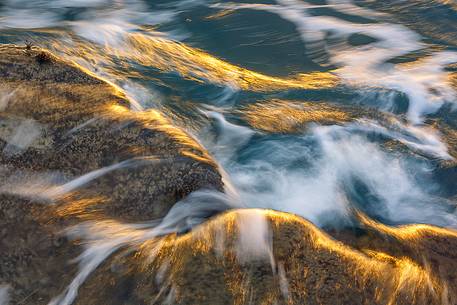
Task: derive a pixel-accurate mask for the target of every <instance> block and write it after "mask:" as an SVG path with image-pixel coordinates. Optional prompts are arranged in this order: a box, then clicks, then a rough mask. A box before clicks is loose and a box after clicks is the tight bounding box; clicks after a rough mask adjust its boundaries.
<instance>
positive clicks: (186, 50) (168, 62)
mask: <svg viewBox="0 0 457 305" xmlns="http://www.w3.org/2000/svg"><path fill="white" fill-rule="evenodd" d="M51 46H52V48H53V49H54V50H56V51H57V52H60V53H64V54H66V55H67V56H70V57H71V58H73V59H75V58H84V59H86V60H87V61H88V62H89V63H91V64H92V65H94V66H97V64H99V63H103V64H104V66H106V67H107V68H106V71H107V72H108V73H110V74H112V75H114V76H117V77H121V78H125V77H143V76H141V75H139V74H138V73H137V72H132V71H131V67H129V64H128V61H129V60H130V61H134V62H136V63H138V64H140V65H145V66H148V67H153V68H156V69H159V70H161V71H164V72H176V73H179V74H180V75H181V76H183V77H185V78H187V79H190V80H193V81H196V82H210V83H212V84H216V85H223V86H226V85H228V86H232V87H234V88H235V89H242V90H251V91H262V92H267V91H275V90H282V89H291V88H292V89H325V88H332V87H334V86H336V85H337V83H338V78H337V77H336V76H335V75H334V74H332V73H328V72H311V73H300V74H297V75H293V76H291V77H288V78H281V77H274V76H268V75H265V74H262V73H258V72H255V71H251V70H248V69H245V68H242V67H240V66H237V65H233V64H231V63H228V62H226V61H224V60H222V59H219V58H217V57H215V56H213V55H211V54H208V53H206V52H205V51H202V50H199V49H197V48H193V47H190V46H187V45H185V44H183V43H180V42H176V41H172V40H169V39H165V38H162V37H153V36H147V35H144V34H140V33H132V34H128V35H127V36H126V38H125V41H124V44H123V45H122V46H113V45H108V44H105V46H104V47H102V48H100V47H98V46H96V45H95V44H91V43H89V42H80V41H79V42H78V41H77V40H75V42H74V45H67V46H63V45H62V42H61V41H54V42H51ZM117 59H119V60H117Z"/></svg>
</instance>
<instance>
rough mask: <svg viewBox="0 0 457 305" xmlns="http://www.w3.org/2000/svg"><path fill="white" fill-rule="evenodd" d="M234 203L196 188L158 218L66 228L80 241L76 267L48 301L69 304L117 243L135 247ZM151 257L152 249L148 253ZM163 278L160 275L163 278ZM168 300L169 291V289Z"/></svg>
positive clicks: (191, 223) (157, 243)
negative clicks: (72, 273) (139, 222)
mask: <svg viewBox="0 0 457 305" xmlns="http://www.w3.org/2000/svg"><path fill="white" fill-rule="evenodd" d="M236 205H237V203H236V202H234V201H233V199H232V198H230V197H228V196H227V195H226V194H222V193H217V192H213V191H205V190H202V191H197V192H194V193H192V194H190V195H189V196H188V197H186V198H185V199H183V200H182V201H180V202H178V203H176V204H175V205H174V206H173V207H172V208H171V210H170V211H169V212H168V214H167V215H166V216H165V217H164V218H163V219H161V220H155V221H150V222H148V223H143V224H124V223H120V222H118V221H114V220H99V221H96V222H85V223H82V224H79V225H77V226H74V227H72V228H69V229H68V230H67V233H68V235H69V236H70V237H71V238H74V239H78V240H81V241H82V244H83V245H84V247H85V250H84V251H83V253H82V254H81V255H80V256H79V257H78V258H77V259H76V261H77V262H78V263H79V271H78V273H77V275H76V276H75V278H74V279H73V280H72V282H71V283H70V285H69V286H68V287H67V288H66V289H65V291H64V292H63V293H62V294H61V295H59V296H57V297H55V298H54V299H53V300H51V301H50V302H49V303H48V305H70V304H72V303H73V301H74V300H75V299H76V296H77V294H78V289H79V287H80V286H81V284H82V283H84V281H85V280H86V279H87V277H88V276H89V275H90V274H91V273H92V272H93V271H94V270H95V269H96V268H97V267H98V266H99V265H100V264H101V263H102V262H103V261H104V260H105V259H106V258H107V257H109V256H110V255H111V254H112V253H114V252H115V251H117V250H118V249H120V248H121V247H136V246H138V245H140V244H141V243H142V242H144V241H146V240H149V241H154V240H155V241H156V245H157V247H159V246H160V241H161V239H160V237H161V236H163V235H166V234H170V233H175V232H183V231H186V230H189V229H190V228H192V227H193V226H195V225H197V224H199V223H201V222H202V221H204V220H205V219H206V218H207V217H208V216H209V215H212V214H214V213H217V212H222V211H224V210H225V209H227V208H228V207H230V206H231V207H234V206H236ZM149 254H150V256H151V258H150V259H151V260H152V259H154V257H153V256H154V255H155V254H156V252H155V251H154V249H153V250H152V251H151V252H150V253H149ZM163 280H164V279H162V281H163ZM170 293H171V295H170V300H172V296H173V293H172V292H170Z"/></svg>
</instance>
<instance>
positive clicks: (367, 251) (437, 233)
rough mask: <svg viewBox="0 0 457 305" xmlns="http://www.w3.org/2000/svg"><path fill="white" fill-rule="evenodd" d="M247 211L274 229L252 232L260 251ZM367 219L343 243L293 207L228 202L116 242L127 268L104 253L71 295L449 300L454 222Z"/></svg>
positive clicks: (153, 299)
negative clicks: (146, 236) (170, 230)
mask: <svg viewBox="0 0 457 305" xmlns="http://www.w3.org/2000/svg"><path fill="white" fill-rule="evenodd" d="M253 215H255V218H257V217H258V216H259V215H261V216H263V217H265V219H266V220H267V222H268V224H269V226H268V227H269V230H271V231H270V233H268V230H267V231H266V233H267V235H268V234H271V235H270V236H271V239H268V238H267V239H265V240H263V241H259V240H258V239H257V240H256V239H255V238H254V239H253V240H251V242H252V243H254V244H255V245H256V246H257V247H258V246H260V247H262V245H261V244H262V242H265V243H267V247H266V248H265V251H267V252H270V251H271V253H266V254H267V255H265V256H263V255H260V253H257V255H253V254H252V252H250V251H246V249H240V248H239V246H240V238H241V237H240V219H245V220H246V219H251V218H250V217H252V216H253ZM246 217H247V218H246ZM252 221H254V219H252ZM371 225H372V226H374V225H375V224H374V223H372V224H371ZM372 229H373V230H375V231H376V232H378V233H377V234H378V235H379V236H380V235H382V236H383V237H382V238H380V237H377V238H374V239H373V240H371V239H370V240H371V242H368V243H367V242H363V240H364V239H363V237H361V236H354V235H351V234H350V233H348V235H351V236H352V239H353V240H352V241H350V240H349V238H346V239H345V242H346V244H345V243H342V242H340V241H337V240H335V239H333V238H332V237H330V236H329V235H327V234H325V233H323V232H322V231H321V230H320V229H318V228H316V227H315V226H314V225H312V224H311V223H309V222H307V221H305V220H303V219H301V218H300V217H297V216H293V215H291V214H287V213H280V212H273V211H264V210H254V211H253V210H239V211H232V212H229V213H226V214H222V215H219V216H217V217H215V218H213V219H211V220H209V221H208V222H206V223H205V224H203V225H202V226H200V227H199V228H197V229H195V230H194V231H192V232H190V233H187V234H185V235H180V236H176V235H173V236H168V237H166V238H164V239H161V240H160V242H157V241H155V242H151V241H149V242H146V243H144V244H143V245H142V246H141V247H140V249H139V250H136V251H134V253H131V252H128V251H121V253H119V254H118V255H116V256H114V257H113V258H112V260H113V261H114V262H115V264H125V266H126V267H125V268H126V269H125V271H124V272H123V273H122V274H121V275H119V274H113V273H112V272H111V273H110V272H109V265H110V264H112V263H113V261H111V263H108V262H107V263H105V265H104V266H101V267H100V268H99V269H98V270H97V271H96V272H95V273H94V274H93V276H92V277H91V278H90V279H89V280H88V281H87V282H86V283H85V284H84V285H83V286H82V287H81V289H80V294H79V296H78V298H77V300H76V302H75V304H84V305H86V304H100V303H101V302H102V300H106V299H110V300H112V301H111V303H110V304H124V303H128V302H130V303H133V304H151V303H153V304H199V305H205V304H329V305H330V304H332V305H335V304H424V305H425V304H437V305H438V304H455V302H456V300H457V299H456V293H457V287H456V286H455V275H454V273H455V272H454V270H455V268H456V267H457V266H456V265H457V261H456V260H455V258H454V254H452V253H453V252H455V250H456V249H457V234H456V233H455V232H453V231H449V230H445V229H439V228H435V227H432V226H419V225H413V226H408V227H404V228H389V227H382V228H379V227H376V228H375V227H372ZM221 230H222V231H223V232H224V233H225V234H222V235H221ZM244 233H246V232H244ZM251 233H252V232H251ZM339 237H341V236H339ZM392 241H394V243H393V244H392V243H391V242H392ZM221 244H222V245H223V246H222V247H221ZM221 249H222V250H221ZM439 249H442V250H443V251H444V252H443V251H440V250H439ZM444 249H445V250H444ZM411 253H417V254H421V255H420V256H415V255H412V254H411ZM438 270H447V271H446V272H441V271H438ZM158 275H160V276H159V277H158ZM121 291H122V296H121V295H119V297H118V298H113V295H116V293H118V294H119V293H120V292H121Z"/></svg>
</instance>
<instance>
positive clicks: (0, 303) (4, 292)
mask: <svg viewBox="0 0 457 305" xmlns="http://www.w3.org/2000/svg"><path fill="white" fill-rule="evenodd" d="M10 289H11V287H10V286H9V285H0V305H8V304H9V302H10V297H9V290H10Z"/></svg>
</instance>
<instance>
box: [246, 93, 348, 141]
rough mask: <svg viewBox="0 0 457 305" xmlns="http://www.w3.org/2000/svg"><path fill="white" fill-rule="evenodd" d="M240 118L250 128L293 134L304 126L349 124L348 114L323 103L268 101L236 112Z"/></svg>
mask: <svg viewBox="0 0 457 305" xmlns="http://www.w3.org/2000/svg"><path fill="white" fill-rule="evenodd" d="M240 113H241V116H242V117H243V118H244V119H245V120H246V121H247V122H248V123H249V125H251V126H252V127H253V128H256V129H259V130H262V131H266V132H280V133H293V132H298V131H300V130H302V129H303V128H304V127H305V125H306V124H307V123H311V122H315V123H320V124H324V125H325V124H341V123H345V122H348V121H350V120H351V119H352V118H351V115H350V114H349V113H348V112H343V111H342V110H339V109H338V108H337V107H336V106H331V105H328V104H324V103H312V102H300V103H298V102H291V101H283V100H270V101H268V103H256V104H250V105H248V106H246V107H244V108H243V109H242V110H240Z"/></svg>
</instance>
